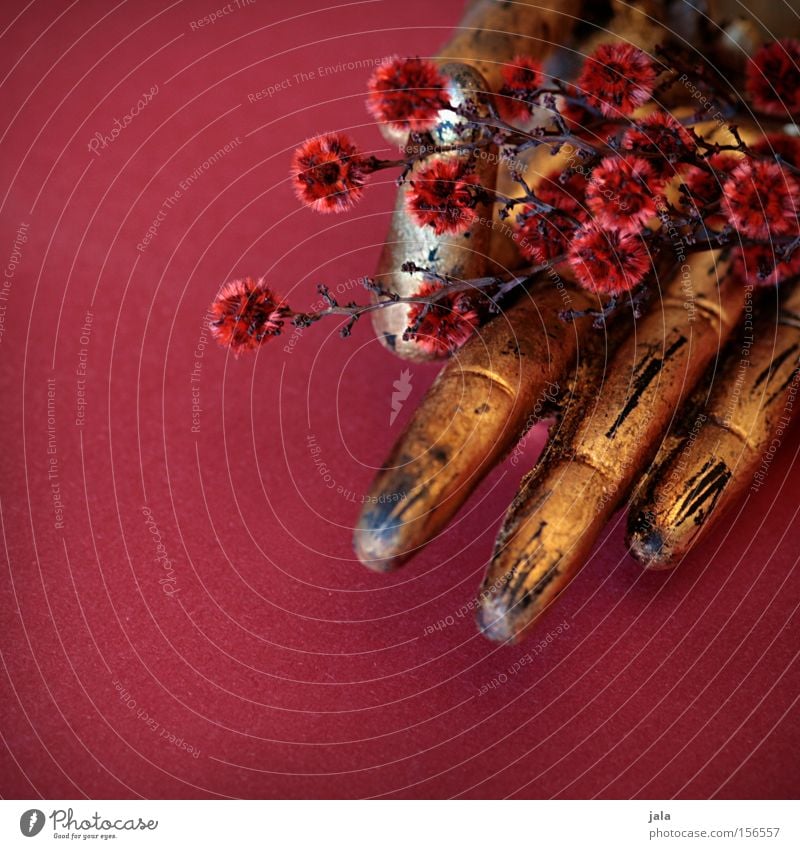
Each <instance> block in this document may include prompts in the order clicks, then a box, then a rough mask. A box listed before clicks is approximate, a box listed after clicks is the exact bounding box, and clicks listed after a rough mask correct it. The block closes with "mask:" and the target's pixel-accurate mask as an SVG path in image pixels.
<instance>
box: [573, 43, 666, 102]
mask: <svg viewBox="0 0 800 849" xmlns="http://www.w3.org/2000/svg"><path fill="white" fill-rule="evenodd" d="M657 76H658V74H657V71H656V68H655V66H654V65H653V62H652V61H651V59H650V57H649V56H648V55H647V54H646V53H645V52H644V51H643V50H640V49H639V48H638V47H634V46H633V45H631V44H601V45H600V46H599V47H598V48H597V50H595V52H594V54H593V55H592V56H590V57H588V58H587V59H586V61H585V62H584V65H583V71H582V72H581V75H580V77H579V78H578V83H577V88H578V90H579V91H581V92H582V93H583V96H584V97H585V98H586V101H587V102H588V103H589V104H590V105H591V106H594V107H596V108H597V109H599V110H600V111H601V112H602V113H603V115H605V116H606V117H609V118H610V117H617V116H619V115H620V114H621V115H630V113H631V112H633V110H634V109H637V108H638V107H639V106H641V105H642V104H643V103H646V102H647V101H648V100H649V99H650V96H651V95H652V94H653V88H654V86H655V82H656V77H657Z"/></svg>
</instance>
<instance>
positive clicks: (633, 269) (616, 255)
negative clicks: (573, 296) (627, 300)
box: [569, 227, 650, 295]
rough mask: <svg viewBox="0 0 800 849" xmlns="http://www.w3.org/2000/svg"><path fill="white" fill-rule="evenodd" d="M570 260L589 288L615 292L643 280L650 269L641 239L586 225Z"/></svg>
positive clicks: (580, 280)
mask: <svg viewBox="0 0 800 849" xmlns="http://www.w3.org/2000/svg"><path fill="white" fill-rule="evenodd" d="M569 263H570V265H571V266H572V269H573V271H574V272H575V275H576V276H577V279H578V282H579V283H580V284H581V286H583V287H584V288H585V289H589V290H590V291H592V292H600V293H604V294H609V295H615V294H618V293H619V292H626V291H628V290H629V289H632V288H633V287H634V286H636V284H637V283H640V282H641V280H642V278H643V277H644V276H645V274H646V273H647V272H648V271H649V269H650V257H649V256H648V253H647V249H646V248H645V245H644V243H643V242H642V240H641V238H639V237H638V236H634V235H631V234H626V233H620V232H619V231H617V230H600V229H597V228H596V227H586V228H585V229H583V230H582V231H580V232H579V233H578V235H577V236H575V238H574V239H573V240H572V244H571V245H570V249H569Z"/></svg>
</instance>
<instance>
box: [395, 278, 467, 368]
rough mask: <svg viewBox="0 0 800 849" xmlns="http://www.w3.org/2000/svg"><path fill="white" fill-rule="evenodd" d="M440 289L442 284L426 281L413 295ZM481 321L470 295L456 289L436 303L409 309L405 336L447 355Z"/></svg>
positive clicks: (432, 351)
mask: <svg viewBox="0 0 800 849" xmlns="http://www.w3.org/2000/svg"><path fill="white" fill-rule="evenodd" d="M441 289H442V284H441V283H423V284H422V286H421V287H420V289H419V291H418V292H416V294H415V295H414V297H417V298H429V297H430V296H431V295H434V294H436V292H439V291H440V290H441ZM479 321H480V316H479V314H478V310H477V309H475V306H474V305H473V303H472V301H471V299H470V297H469V295H467V294H466V293H465V292H453V293H452V294H450V295H445V296H444V297H443V298H442V299H441V300H439V301H437V302H436V303H435V304H434V305H433V306H429V305H426V304H414V305H413V306H412V307H411V309H409V311H408V327H409V329H408V331H406V336H407V338H409V339H413V340H414V341H415V342H416V343H417V344H418V345H419V346H420V347H421V348H422V349H423V350H425V351H427V352H428V353H429V354H434V355H435V356H437V357H446V356H447V355H448V354H452V353H453V352H454V351H456V350H458V348H460V347H461V346H462V345H463V344H464V343H465V342H466V341H467V339H469V337H470V336H472V333H473V331H474V330H475V328H476V327H477V326H478V323H479Z"/></svg>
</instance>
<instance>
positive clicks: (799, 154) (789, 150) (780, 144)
mask: <svg viewBox="0 0 800 849" xmlns="http://www.w3.org/2000/svg"><path fill="white" fill-rule="evenodd" d="M751 150H752V151H753V153H757V154H760V155H761V156H771V157H775V156H780V158H781V159H783V161H784V162H788V163H789V164H790V165H794V166H795V168H797V167H800V138H798V137H797V136H787V135H785V134H783V133H771V134H770V135H768V136H766V137H765V138H762V139H760V140H759V141H757V142H756V143H755V144H754V145H753V146H752V147H751Z"/></svg>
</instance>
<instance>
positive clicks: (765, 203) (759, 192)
mask: <svg viewBox="0 0 800 849" xmlns="http://www.w3.org/2000/svg"><path fill="white" fill-rule="evenodd" d="M722 193H723V197H722V205H723V210H724V211H725V212H726V214H727V215H728V217H729V219H730V222H731V223H732V224H733V226H734V227H736V229H737V230H738V231H739V232H740V233H742V234H743V235H744V236H749V237H750V238H752V239H768V238H770V236H786V235H789V234H792V235H794V234H797V233H798V232H799V231H800V223H799V222H798V213H800V184H799V183H798V181H797V178H796V177H794V175H792V174H790V173H789V172H788V171H786V170H785V169H783V168H782V167H781V166H780V165H779V164H778V163H777V162H768V161H764V160H761V161H758V160H757V161H753V160H751V159H745V160H744V161H742V162H741V164H739V165H737V166H736V168H735V169H734V170H733V171H732V172H731V175H730V177H728V179H727V180H726V181H725V183H724V184H723V187H722Z"/></svg>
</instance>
